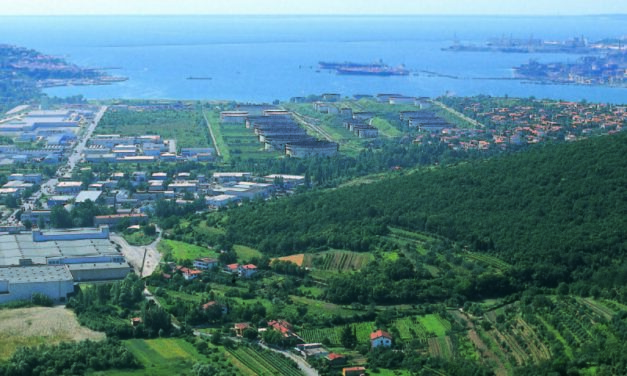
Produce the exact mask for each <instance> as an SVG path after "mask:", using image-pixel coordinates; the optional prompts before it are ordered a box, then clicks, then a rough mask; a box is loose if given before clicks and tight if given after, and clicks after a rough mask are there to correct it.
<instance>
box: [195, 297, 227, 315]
mask: <svg viewBox="0 0 627 376" xmlns="http://www.w3.org/2000/svg"><path fill="white" fill-rule="evenodd" d="M213 307H220V308H221V310H222V313H223V314H225V315H226V314H227V313H228V312H229V309H228V308H227V307H226V306H225V305H223V304H220V303H218V302H216V301H215V300H212V301H210V302H207V303H205V304H203V305H202V309H203V310H204V311H206V310H208V309H211V308H213Z"/></svg>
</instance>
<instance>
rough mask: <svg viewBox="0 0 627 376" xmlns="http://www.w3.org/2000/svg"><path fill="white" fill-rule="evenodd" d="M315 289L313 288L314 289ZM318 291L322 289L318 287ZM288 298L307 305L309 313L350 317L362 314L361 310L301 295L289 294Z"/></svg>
mask: <svg viewBox="0 0 627 376" xmlns="http://www.w3.org/2000/svg"><path fill="white" fill-rule="evenodd" d="M314 291H315V290H314ZM318 291H319V292H321V291H322V290H320V289H318ZM290 298H291V299H292V301H293V302H294V303H298V304H302V305H304V306H305V307H307V309H308V312H309V313H313V314H317V315H327V316H332V315H338V316H344V317H351V316H354V315H358V314H363V313H364V312H363V311H356V310H352V309H348V308H344V307H342V306H340V305H337V304H333V303H328V302H325V301H322V300H316V299H309V298H306V297H303V296H295V295H290Z"/></svg>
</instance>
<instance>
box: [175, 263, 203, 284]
mask: <svg viewBox="0 0 627 376" xmlns="http://www.w3.org/2000/svg"><path fill="white" fill-rule="evenodd" d="M177 269H178V270H180V271H181V273H182V274H183V278H185V280H186V281H191V280H192V279H196V278H198V277H199V276H200V275H201V274H202V270H196V269H189V268H186V267H184V266H183V267H180V266H179V267H177Z"/></svg>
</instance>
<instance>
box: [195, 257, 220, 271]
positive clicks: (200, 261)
mask: <svg viewBox="0 0 627 376" xmlns="http://www.w3.org/2000/svg"><path fill="white" fill-rule="evenodd" d="M216 266H218V260H216V259H212V258H209V257H203V258H197V259H196V260H194V268H196V269H203V270H204V269H213V268H215V267H216Z"/></svg>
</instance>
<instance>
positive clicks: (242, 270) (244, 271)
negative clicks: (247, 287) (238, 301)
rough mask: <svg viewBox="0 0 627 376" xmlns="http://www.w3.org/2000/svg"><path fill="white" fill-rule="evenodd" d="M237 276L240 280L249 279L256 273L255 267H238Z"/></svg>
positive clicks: (249, 265)
mask: <svg viewBox="0 0 627 376" xmlns="http://www.w3.org/2000/svg"><path fill="white" fill-rule="evenodd" d="M238 273H239V276H240V277H242V278H250V277H252V276H253V275H254V274H255V273H257V266H255V265H253V264H247V265H240V266H239V268H238Z"/></svg>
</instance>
